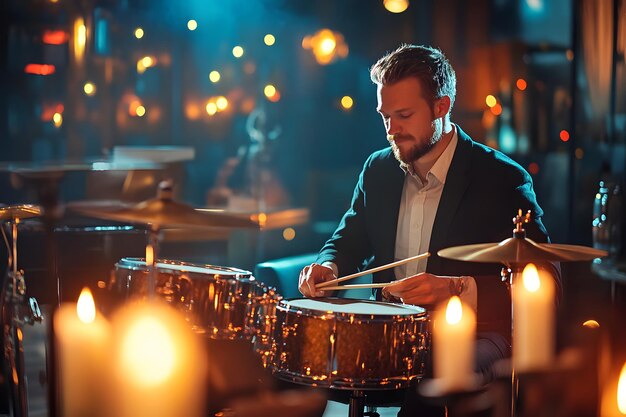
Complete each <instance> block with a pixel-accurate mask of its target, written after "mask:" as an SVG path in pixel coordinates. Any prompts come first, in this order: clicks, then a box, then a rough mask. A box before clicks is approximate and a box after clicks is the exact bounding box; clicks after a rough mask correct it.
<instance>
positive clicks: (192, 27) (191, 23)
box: [187, 19, 198, 30]
mask: <svg viewBox="0 0 626 417" xmlns="http://www.w3.org/2000/svg"><path fill="white" fill-rule="evenodd" d="M187 29H189V30H196V29H198V22H196V21H195V20H193V19H190V20H189V21H188V22H187Z"/></svg>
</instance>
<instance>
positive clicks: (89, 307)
mask: <svg viewBox="0 0 626 417" xmlns="http://www.w3.org/2000/svg"><path fill="white" fill-rule="evenodd" d="M76 313H77V314H78V319H79V320H80V321H82V322H83V323H86V324H89V323H93V321H94V320H95V319H96V304H95V302H94V301H93V295H91V291H90V290H89V288H87V287H85V288H83V290H82V291H81V292H80V296H79V297H78V302H77V303H76Z"/></svg>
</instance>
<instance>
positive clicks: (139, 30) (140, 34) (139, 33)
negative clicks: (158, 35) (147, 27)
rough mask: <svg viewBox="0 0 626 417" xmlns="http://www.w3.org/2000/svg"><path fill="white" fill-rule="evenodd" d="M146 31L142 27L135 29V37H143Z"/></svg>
mask: <svg viewBox="0 0 626 417" xmlns="http://www.w3.org/2000/svg"><path fill="white" fill-rule="evenodd" d="M143 35H144V32H143V29H142V28H137V29H135V38H137V39H141V38H143Z"/></svg>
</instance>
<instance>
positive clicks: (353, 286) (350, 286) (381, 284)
mask: <svg viewBox="0 0 626 417" xmlns="http://www.w3.org/2000/svg"><path fill="white" fill-rule="evenodd" d="M394 282H397V281H392V282H377V283H374V284H346V285H330V286H327V287H324V288H319V286H318V287H317V289H319V290H322V291H332V290H350V289H358V288H382V287H386V286H387V285H389V284H393V283H394Z"/></svg>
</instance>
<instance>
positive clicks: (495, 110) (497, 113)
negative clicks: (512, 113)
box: [490, 103, 502, 116]
mask: <svg viewBox="0 0 626 417" xmlns="http://www.w3.org/2000/svg"><path fill="white" fill-rule="evenodd" d="M490 110H491V113H493V115H494V116H500V115H501V114H502V106H501V105H500V103H496V105H495V106H493V107H492V108H491V109H490Z"/></svg>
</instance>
